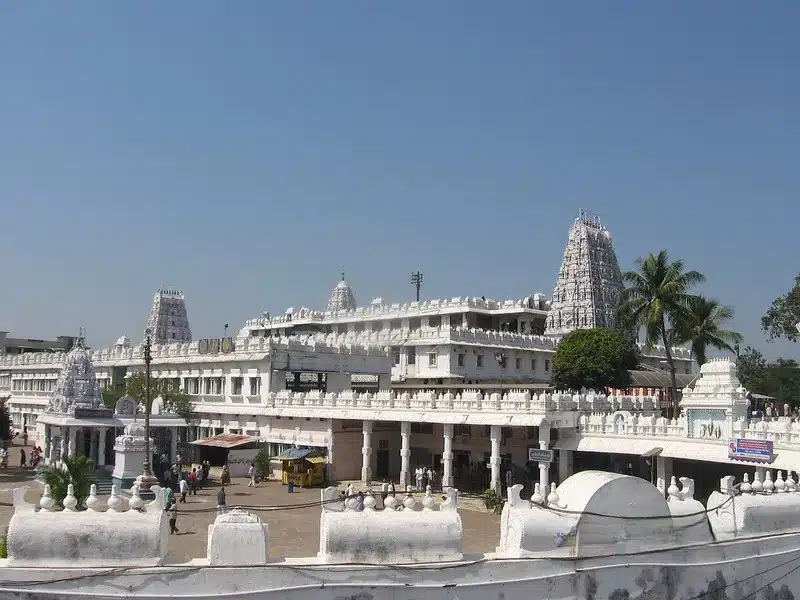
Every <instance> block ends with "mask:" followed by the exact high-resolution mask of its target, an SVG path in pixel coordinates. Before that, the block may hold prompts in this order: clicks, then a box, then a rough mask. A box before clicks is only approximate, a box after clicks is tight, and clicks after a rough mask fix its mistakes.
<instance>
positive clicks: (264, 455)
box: [253, 448, 272, 479]
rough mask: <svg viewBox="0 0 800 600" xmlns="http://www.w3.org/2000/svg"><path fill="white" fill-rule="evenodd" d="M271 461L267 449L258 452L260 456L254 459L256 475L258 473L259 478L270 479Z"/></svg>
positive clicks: (257, 455)
mask: <svg viewBox="0 0 800 600" xmlns="http://www.w3.org/2000/svg"><path fill="white" fill-rule="evenodd" d="M270 460H272V459H271V457H270V455H269V453H268V452H267V449H266V448H261V450H259V451H258V454H256V457H255V459H253V462H254V463H255V465H256V473H258V476H259V477H260V478H261V479H268V478H269V474H270V468H269V463H270Z"/></svg>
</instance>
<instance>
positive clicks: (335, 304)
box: [328, 272, 356, 311]
mask: <svg viewBox="0 0 800 600" xmlns="http://www.w3.org/2000/svg"><path fill="white" fill-rule="evenodd" d="M355 309H356V297H355V295H354V294H353V290H352V289H350V284H348V283H347V281H345V279H344V272H342V280H341V281H340V282H339V283H337V284H336V287H335V288H333V292H331V299H330V300H328V310H329V311H348V310H355Z"/></svg>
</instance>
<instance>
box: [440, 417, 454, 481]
mask: <svg viewBox="0 0 800 600" xmlns="http://www.w3.org/2000/svg"><path fill="white" fill-rule="evenodd" d="M443 430H444V452H442V487H443V488H444V487H453V425H452V424H451V423H445V425H444V427H443Z"/></svg>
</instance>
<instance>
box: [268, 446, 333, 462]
mask: <svg viewBox="0 0 800 600" xmlns="http://www.w3.org/2000/svg"><path fill="white" fill-rule="evenodd" d="M301 458H304V459H306V460H307V461H308V462H314V460H313V459H315V458H321V457H319V456H317V452H316V450H313V449H311V448H290V449H289V450H287V451H286V452H284V453H283V454H281V455H280V456H276V457H275V460H298V459H301ZM322 462H325V459H324V458H323V459H322Z"/></svg>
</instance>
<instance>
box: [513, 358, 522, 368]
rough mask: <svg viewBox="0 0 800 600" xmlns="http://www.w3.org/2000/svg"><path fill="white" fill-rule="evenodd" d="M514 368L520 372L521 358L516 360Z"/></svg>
mask: <svg viewBox="0 0 800 600" xmlns="http://www.w3.org/2000/svg"><path fill="white" fill-rule="evenodd" d="M514 368H515V369H516V370H517V371H519V370H520V369H521V368H522V359H521V358H515V359H514Z"/></svg>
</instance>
